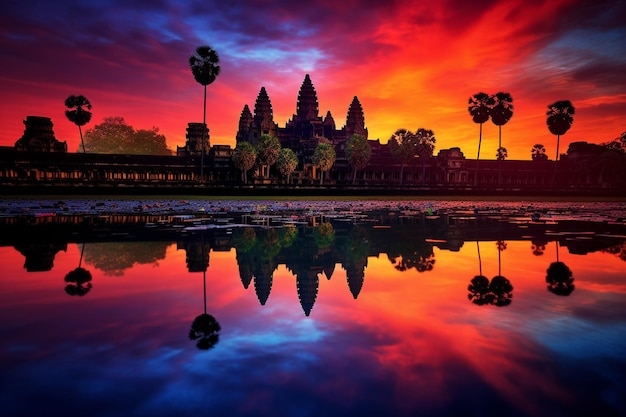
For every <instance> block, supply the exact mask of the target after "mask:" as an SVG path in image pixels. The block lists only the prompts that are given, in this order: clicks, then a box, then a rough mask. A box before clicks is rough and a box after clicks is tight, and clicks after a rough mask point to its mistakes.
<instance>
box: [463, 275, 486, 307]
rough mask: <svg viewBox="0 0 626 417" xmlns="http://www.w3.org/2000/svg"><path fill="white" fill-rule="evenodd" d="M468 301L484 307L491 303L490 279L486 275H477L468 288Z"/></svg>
mask: <svg viewBox="0 0 626 417" xmlns="http://www.w3.org/2000/svg"><path fill="white" fill-rule="evenodd" d="M467 291H469V294H467V299H468V300H470V301H471V302H472V303H474V304H476V305H479V306H482V305H485V304H487V303H488V302H489V299H488V295H489V278H487V277H486V276H484V275H482V274H481V275H476V276H475V277H474V278H472V280H471V281H470V284H469V285H468V286H467Z"/></svg>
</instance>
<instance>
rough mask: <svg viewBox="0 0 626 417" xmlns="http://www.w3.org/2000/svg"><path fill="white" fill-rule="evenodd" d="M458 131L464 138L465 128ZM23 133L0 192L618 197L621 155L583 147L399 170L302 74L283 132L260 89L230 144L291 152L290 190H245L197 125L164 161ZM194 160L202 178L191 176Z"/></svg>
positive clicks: (282, 186)
mask: <svg viewBox="0 0 626 417" xmlns="http://www.w3.org/2000/svg"><path fill="white" fill-rule="evenodd" d="M465 122H466V123H467V124H468V129H469V128H471V127H473V126H472V125H471V124H470V122H468V121H465ZM24 125H25V129H24V134H23V136H22V137H21V138H19V139H18V140H17V141H16V143H15V145H14V146H13V147H6V146H5V147H0V187H1V188H2V189H3V191H5V192H11V191H12V190H15V191H18V192H19V191H20V190H24V189H25V190H32V191H33V192H38V191H40V190H45V191H47V192H54V191H55V190H58V191H59V192H89V190H91V191H92V192H100V193H102V192H107V190H110V191H111V192H115V193H123V192H125V190H128V192H132V193H133V194H136V193H138V192H142V191H144V192H146V193H148V192H150V193H160V192H166V193H176V192H186V193H203V194H210V193H221V194H224V193H239V194H247V195H249V194H253V193H259V194H272V193H281V194H284V193H285V192H292V193H294V194H298V193H304V194H307V193H309V194H313V193H327V192H339V193H341V194H346V193H383V194H384V193H398V194H402V193H426V194H427V193H431V194H437V193H439V194H450V193H456V194H464V193H465V194H476V193H479V194H493V193H498V194H501V193H511V194H515V193H517V194H542V193H543V194H548V195H554V194H558V193H560V194H569V195H572V194H573V195H581V194H596V195H597V194H603V195H623V194H624V192H626V172H625V171H624V170H625V169H626V168H625V167H626V154H624V153H623V152H621V151H620V150H617V149H611V148H607V147H605V146H601V145H596V144H591V143H587V142H574V143H571V144H570V146H569V149H568V150H567V153H565V154H563V155H561V156H560V158H559V159H560V160H559V161H558V162H555V161H551V160H548V159H547V158H537V159H534V160H503V161H501V160H496V159H493V160H489V159H481V160H475V159H468V158H467V157H466V156H465V154H464V153H463V152H462V150H461V149H460V148H458V147H452V148H449V149H442V150H439V151H438V152H437V154H432V155H431V156H428V155H422V156H419V157H415V158H412V159H411V160H410V161H408V162H407V163H405V164H401V162H400V161H398V160H397V159H395V158H394V157H393V156H392V154H391V152H390V150H389V145H388V144H387V143H381V141H380V139H370V138H369V137H368V129H367V127H366V124H365V112H364V110H363V107H362V105H361V103H360V101H359V99H358V97H357V96H354V98H353V99H352V101H351V103H349V105H348V107H347V112H346V118H345V122H342V126H341V127H340V128H339V127H338V126H337V124H336V122H335V117H334V116H333V115H332V114H331V113H330V111H328V112H327V113H326V114H325V116H323V117H322V116H320V112H319V102H318V97H317V93H316V90H315V87H314V85H313V82H312V80H311V77H310V76H309V75H308V74H306V75H305V77H304V81H303V82H302V86H301V87H300V90H299V93H298V97H297V104H296V111H295V113H294V114H293V115H292V117H291V118H290V119H289V120H288V121H287V122H286V123H285V124H284V125H283V126H279V124H278V123H277V122H276V121H275V120H274V115H273V107H272V102H271V100H270V96H269V93H268V91H267V90H266V89H265V87H261V89H260V91H259V93H258V95H257V98H256V101H255V104H254V113H252V111H251V110H250V107H249V106H248V105H247V104H246V105H244V107H243V110H242V112H241V115H240V118H239V126H238V130H237V134H236V138H235V140H236V143H241V142H249V143H251V144H252V145H256V144H257V143H258V141H259V139H260V138H261V136H263V135H270V136H275V137H277V138H278V140H279V142H280V144H281V146H282V147H283V148H289V149H291V150H293V151H294V153H295V154H296V155H297V157H298V166H297V168H296V170H295V171H294V172H293V174H291V175H290V177H289V183H287V181H286V179H285V178H282V177H281V176H280V175H279V173H278V172H277V170H276V168H275V166H272V167H270V172H264V169H265V168H264V167H262V166H259V165H257V166H255V167H254V168H252V169H251V171H250V175H248V178H249V179H250V180H249V181H248V182H247V183H243V181H242V172H241V171H240V170H239V169H237V168H236V167H235V165H234V163H233V159H232V156H233V149H232V148H231V147H230V146H229V145H219V144H215V145H212V146H211V145H210V141H209V140H208V139H210V135H209V129H208V128H207V129H206V130H205V126H204V125H203V124H202V123H188V125H187V128H186V143H185V145H184V146H179V147H178V148H177V150H176V155H173V156H155V155H120V154H91V153H87V154H83V153H69V152H68V151H67V144H66V142H61V141H59V140H58V139H57V138H56V137H55V136H54V132H53V123H52V120H51V119H50V118H47V117H39V116H28V117H26V119H25V120H24ZM205 131H206V134H207V137H206V139H207V140H206V141H204V142H205V149H204V152H205V155H204V157H203V156H202V151H203V150H202V142H203V141H202V136H203V134H204V132H205ZM353 134H359V135H361V136H363V137H364V138H366V139H367V140H368V143H369V144H370V147H371V150H372V152H371V158H370V159H369V162H368V164H367V166H366V167H365V168H364V169H362V170H359V171H358V172H357V176H356V181H355V182H354V184H353V181H352V178H353V170H352V167H351V166H350V164H349V162H348V160H347V158H346V155H345V147H346V142H347V140H348V139H349V138H350V137H351V136H352V135H353ZM322 140H323V141H325V142H328V143H330V144H332V146H333V147H334V149H335V152H336V160H335V163H334V165H333V166H332V168H331V169H330V171H329V172H328V173H327V174H326V180H325V184H324V186H321V185H320V184H319V182H320V181H319V176H320V171H319V169H318V168H317V167H316V166H315V164H314V163H313V161H312V156H313V152H314V150H315V148H316V146H317V144H318V143H319V142H320V141H322ZM530 151H531V150H530V149H529V154H530ZM201 160H202V164H203V165H202V166H203V168H204V170H202V169H200V166H201ZM201 172H202V175H203V176H204V177H203V178H201V177H200V175H201ZM401 172H402V178H400V173H401Z"/></svg>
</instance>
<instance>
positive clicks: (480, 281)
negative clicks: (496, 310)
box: [467, 240, 489, 306]
mask: <svg viewBox="0 0 626 417" xmlns="http://www.w3.org/2000/svg"><path fill="white" fill-rule="evenodd" d="M476 251H477V252H478V275H476V276H475V277H474V278H472V280H471V281H470V285H468V287H467V290H468V291H469V294H467V298H468V299H469V300H470V301H471V302H473V303H474V304H477V305H479V306H481V305H485V304H487V294H488V293H489V278H487V277H486V276H484V275H483V262H482V259H481V257H480V244H479V243H478V240H477V241H476Z"/></svg>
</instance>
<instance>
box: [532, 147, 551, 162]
mask: <svg viewBox="0 0 626 417" xmlns="http://www.w3.org/2000/svg"><path fill="white" fill-rule="evenodd" d="M530 152H531V155H532V159H533V161H547V160H548V155H546V148H545V146H543V145H542V144H540V143H537V144H535V145H534V146H533V148H532V149H531V150H530Z"/></svg>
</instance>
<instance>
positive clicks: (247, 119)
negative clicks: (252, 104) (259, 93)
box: [237, 104, 253, 143]
mask: <svg viewBox="0 0 626 417" xmlns="http://www.w3.org/2000/svg"><path fill="white" fill-rule="evenodd" d="M252 121H253V118H252V113H251V112H250V108H249V107H248V105H247V104H246V105H245V106H243V110H242V111H241V116H240V117H239V129H238V130H237V143H239V142H243V141H248V137H249V135H250V128H251V127H252Z"/></svg>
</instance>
